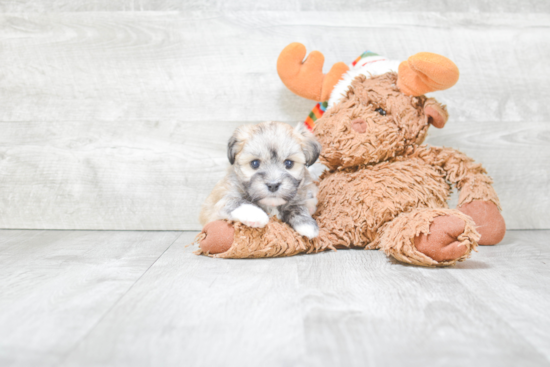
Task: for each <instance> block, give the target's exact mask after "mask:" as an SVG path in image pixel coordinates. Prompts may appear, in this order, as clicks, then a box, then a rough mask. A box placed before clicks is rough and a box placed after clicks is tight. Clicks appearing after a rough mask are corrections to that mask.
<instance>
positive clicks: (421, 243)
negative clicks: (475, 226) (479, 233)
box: [414, 215, 468, 262]
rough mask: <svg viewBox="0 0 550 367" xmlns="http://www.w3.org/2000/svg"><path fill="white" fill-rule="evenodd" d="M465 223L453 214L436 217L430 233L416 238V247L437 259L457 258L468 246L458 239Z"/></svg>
mask: <svg viewBox="0 0 550 367" xmlns="http://www.w3.org/2000/svg"><path fill="white" fill-rule="evenodd" d="M464 228H465V223H464V221H463V220H462V219H460V218H458V217H455V216H453V215H444V216H439V217H436V218H434V220H433V222H432V224H431V225H430V233H429V234H427V235H426V234H420V235H419V236H416V237H415V239H414V244H415V246H416V249H417V250H418V251H420V252H422V253H423V254H424V255H426V256H429V257H431V258H432V259H434V260H436V261H439V262H441V261H449V260H455V259H458V258H460V257H461V256H463V255H464V254H466V252H467V251H468V248H467V247H466V246H465V245H463V244H461V243H460V241H458V236H460V235H461V234H462V233H463V232H464Z"/></svg>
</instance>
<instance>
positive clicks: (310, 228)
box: [294, 222, 319, 239]
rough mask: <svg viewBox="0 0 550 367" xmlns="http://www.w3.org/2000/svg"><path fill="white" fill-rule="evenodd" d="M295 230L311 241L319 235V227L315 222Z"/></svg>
mask: <svg viewBox="0 0 550 367" xmlns="http://www.w3.org/2000/svg"><path fill="white" fill-rule="evenodd" d="M294 230H295V231H296V232H298V233H299V234H301V235H302V236H306V237H307V238H309V239H312V238H315V237H317V236H318V235H319V227H318V226H317V223H315V222H314V223H302V224H298V225H296V226H295V227H294Z"/></svg>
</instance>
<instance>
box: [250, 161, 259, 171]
mask: <svg viewBox="0 0 550 367" xmlns="http://www.w3.org/2000/svg"><path fill="white" fill-rule="evenodd" d="M250 167H252V168H254V169H258V168H260V160H259V159H254V160H253V161H252V162H250Z"/></svg>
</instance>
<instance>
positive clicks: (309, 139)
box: [294, 123, 321, 167]
mask: <svg viewBox="0 0 550 367" xmlns="http://www.w3.org/2000/svg"><path fill="white" fill-rule="evenodd" d="M294 130H295V131H296V132H297V133H298V135H299V136H300V145H301V146H302V152H304V155H305V156H306V166H308V167H309V166H311V165H312V164H313V163H315V161H317V158H319V155H320V154H321V143H319V142H318V141H317V139H316V138H315V135H313V134H312V133H311V132H310V131H309V130H308V129H307V127H306V125H305V124H303V123H299V124H298V125H297V126H296V128H295V129H294Z"/></svg>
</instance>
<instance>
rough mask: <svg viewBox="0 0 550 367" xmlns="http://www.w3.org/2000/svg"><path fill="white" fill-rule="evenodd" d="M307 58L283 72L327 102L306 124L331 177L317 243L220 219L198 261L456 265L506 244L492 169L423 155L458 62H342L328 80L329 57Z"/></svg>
mask: <svg viewBox="0 0 550 367" xmlns="http://www.w3.org/2000/svg"><path fill="white" fill-rule="evenodd" d="M305 55H306V50H305V47H304V46H303V45H301V44H299V43H293V44H290V45H289V46H287V47H286V48H285V49H284V50H283V51H282V52H281V54H280V56H279V60H278V63H277V69H278V72H279V75H280V77H281V79H282V81H283V83H284V84H285V85H286V86H287V87H288V88H289V89H290V90H291V91H293V92H294V93H296V94H298V95H300V96H303V97H306V98H310V99H316V100H318V101H324V100H327V99H328V102H325V103H321V104H319V105H317V107H316V109H314V111H312V113H311V114H310V117H309V118H308V120H307V121H306V123H307V124H308V125H310V126H312V127H313V132H314V134H315V136H316V137H317V139H318V140H319V142H320V143H321V145H322V147H323V150H322V152H321V156H320V161H321V163H323V164H324V165H326V166H327V167H328V170H327V171H325V172H324V173H323V175H322V176H321V177H320V180H319V194H318V200H319V204H318V209H317V212H316V213H315V215H314V218H315V219H316V220H317V222H318V224H319V228H320V234H319V236H318V237H317V238H314V239H312V240H310V239H308V238H306V237H302V236H300V235H299V234H297V233H296V232H295V231H294V230H293V229H292V228H291V227H289V226H288V225H286V224H285V223H282V222H281V221H279V220H277V219H276V218H272V219H271V220H270V222H269V223H268V224H267V226H266V227H264V228H249V227H247V226H245V225H243V224H241V223H237V222H233V223H229V222H225V221H216V222H212V223H209V224H207V225H206V226H205V227H204V229H203V232H202V233H201V234H200V235H199V238H198V240H199V243H200V251H199V253H203V254H206V255H209V256H213V257H218V258H257V257H274V256H290V255H296V254H300V253H315V252H320V251H324V250H327V249H332V250H334V249H336V248H365V249H381V250H382V251H384V252H385V253H386V254H387V255H390V256H392V257H394V258H395V259H397V260H399V261H402V262H405V263H410V264H415V265H421V266H448V265H453V264H455V263H456V262H457V261H463V260H465V259H466V258H468V257H469V256H470V253H471V251H472V250H475V248H476V247H477V245H478V244H480V245H494V244H496V243H498V242H500V241H501V240H502V238H503V237H504V233H505V231H506V227H505V223H504V219H503V217H502V215H501V214H500V206H499V200H498V197H497V195H496V193H495V191H494V189H493V187H492V180H491V178H490V177H489V176H487V175H486V171H485V170H484V169H483V167H482V166H481V165H480V164H476V163H474V161H473V160H472V159H471V158H469V157H467V156H466V155H464V154H463V153H461V152H459V151H457V150H454V149H451V148H439V147H428V146H425V145H421V144H422V142H423V141H424V139H425V137H426V134H427V132H428V128H429V127H430V125H433V126H435V127H437V128H442V127H443V126H444V125H445V123H446V122H447V119H448V114H447V111H446V109H445V106H443V105H441V104H440V103H439V102H437V101H436V100H435V99H433V98H428V97H426V96H424V94H425V93H427V92H430V91H435V90H443V89H447V88H449V87H451V86H453V85H454V84H455V83H456V82H457V80H458V69H457V67H456V65H455V64H454V63H453V62H452V61H450V60H449V59H447V58H445V57H443V56H440V55H436V54H431V53H419V54H416V55H414V56H412V57H410V58H409V59H408V60H407V61H405V62H403V63H401V64H399V63H397V62H394V61H390V60H387V59H385V58H383V57H381V56H378V55H376V54H374V53H371V52H366V53H364V54H363V55H361V56H360V57H359V58H358V59H357V60H355V61H354V62H353V63H352V64H351V66H350V68H348V67H347V66H346V65H345V64H344V63H337V64H336V65H335V66H333V67H332V69H331V70H330V72H329V73H328V74H327V75H324V74H322V66H323V61H324V58H323V55H322V54H321V53H319V52H316V51H314V52H312V53H311V54H310V55H309V58H308V59H307V60H306V61H305V62H303V59H304V57H305ZM395 71H397V72H395ZM323 109H326V112H325V113H324V114H323ZM315 120H316V121H315ZM313 125H314V126H313ZM452 185H455V186H456V188H457V189H458V190H460V195H459V203H458V209H449V208H448V206H447V201H448V199H449V195H450V193H451V190H452Z"/></svg>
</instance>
